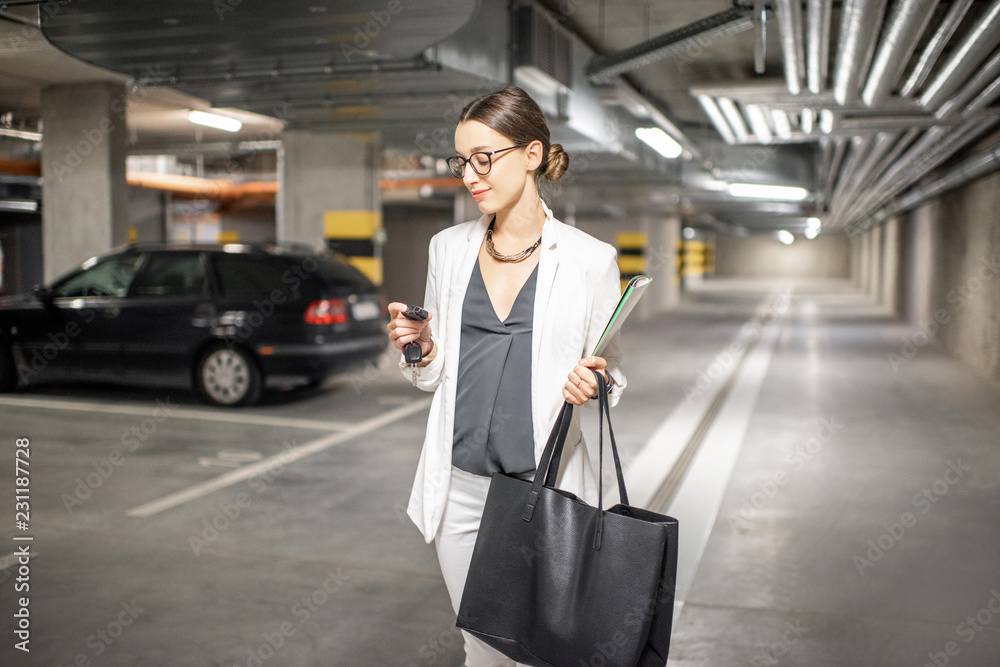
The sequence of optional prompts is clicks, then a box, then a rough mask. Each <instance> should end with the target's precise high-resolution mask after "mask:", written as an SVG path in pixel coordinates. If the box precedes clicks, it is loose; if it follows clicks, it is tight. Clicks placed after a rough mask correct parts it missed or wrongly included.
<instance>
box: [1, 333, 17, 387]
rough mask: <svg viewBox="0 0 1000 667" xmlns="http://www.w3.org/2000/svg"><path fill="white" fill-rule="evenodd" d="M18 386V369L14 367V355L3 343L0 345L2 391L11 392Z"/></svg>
mask: <svg viewBox="0 0 1000 667" xmlns="http://www.w3.org/2000/svg"><path fill="white" fill-rule="evenodd" d="M16 386H17V367H16V366H15V365H14V355H12V354H11V353H10V348H8V347H7V346H6V345H4V344H3V343H0V391H11V390H12V389H14V387H16Z"/></svg>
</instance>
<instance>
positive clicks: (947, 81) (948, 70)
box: [920, 0, 1000, 111]
mask: <svg viewBox="0 0 1000 667" xmlns="http://www.w3.org/2000/svg"><path fill="white" fill-rule="evenodd" d="M998 38H1000V0H993V2H992V3H991V4H990V6H989V8H987V10H986V11H985V12H984V13H983V15H982V17H981V18H980V19H979V23H977V24H976V26H975V28H973V30H972V32H970V33H969V35H968V36H967V37H966V38H965V39H964V40H963V41H962V43H961V44H959V45H958V47H957V48H956V49H955V50H954V52H953V53H952V54H951V56H950V57H949V58H948V61H947V62H946V63H945V64H944V66H942V67H941V69H940V70H939V71H938V73H937V75H936V76H935V77H934V79H933V80H932V81H931V82H930V84H928V86H927V89H926V90H925V91H924V94H923V95H922V96H921V97H920V105H921V106H922V107H924V108H925V109H929V110H932V111H933V110H936V109H937V108H938V107H940V106H941V105H942V104H943V103H944V101H945V100H946V99H948V97H950V96H951V94H952V93H954V92H955V91H956V90H957V89H958V87H959V86H961V85H962V84H963V83H964V82H965V80H966V79H967V78H968V77H969V75H970V74H972V73H973V72H974V71H975V70H976V68H977V67H979V65H980V64H981V63H982V62H983V60H984V59H985V58H986V56H987V55H989V53H990V51H992V50H993V49H994V48H995V47H996V45H997V40H998Z"/></svg>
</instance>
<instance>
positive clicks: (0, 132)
mask: <svg viewBox="0 0 1000 667" xmlns="http://www.w3.org/2000/svg"><path fill="white" fill-rule="evenodd" d="M0 136H4V137H14V138H16V139H27V140H28V141H41V140H42V133H41V132H26V131H24V130H11V129H8V128H5V127H0Z"/></svg>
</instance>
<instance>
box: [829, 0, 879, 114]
mask: <svg viewBox="0 0 1000 667" xmlns="http://www.w3.org/2000/svg"><path fill="white" fill-rule="evenodd" d="M886 2H887V0H849V1H848V2H847V4H845V5H844V8H843V10H842V16H841V27H840V43H839V45H838V47H837V66H836V68H835V69H834V73H833V99H835V100H836V101H837V103H838V104H842V105H843V104H849V103H852V102H854V101H855V100H857V98H858V89H859V87H860V82H861V78H862V77H863V76H864V73H865V71H866V70H867V69H868V62H869V60H870V58H871V56H872V53H873V51H874V49H875V38H876V37H877V36H878V28H879V26H880V25H881V24H882V16H883V15H884V14H885V5H886Z"/></svg>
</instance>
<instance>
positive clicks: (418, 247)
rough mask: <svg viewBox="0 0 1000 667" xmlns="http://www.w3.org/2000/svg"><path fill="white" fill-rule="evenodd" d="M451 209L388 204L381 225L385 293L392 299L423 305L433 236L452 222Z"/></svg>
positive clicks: (384, 208)
mask: <svg viewBox="0 0 1000 667" xmlns="http://www.w3.org/2000/svg"><path fill="white" fill-rule="evenodd" d="M452 217H453V214H452V211H451V210H450V209H444V210H439V211H436V210H434V209H427V208H422V207H418V206H407V205H405V204H392V205H389V204H386V205H385V206H383V208H382V225H383V227H384V228H385V236H386V241H385V245H384V246H383V247H382V261H383V268H384V274H383V276H384V281H383V283H382V293H383V294H384V295H385V298H386V299H387V300H388V301H389V302H392V301H400V302H402V303H406V304H417V305H421V304H423V302H424V286H425V284H426V282H427V248H428V245H429V244H430V241H431V237H432V236H434V235H435V234H437V233H438V232H439V231H441V230H442V229H445V228H447V227H449V226H450V225H451V224H452Z"/></svg>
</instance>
